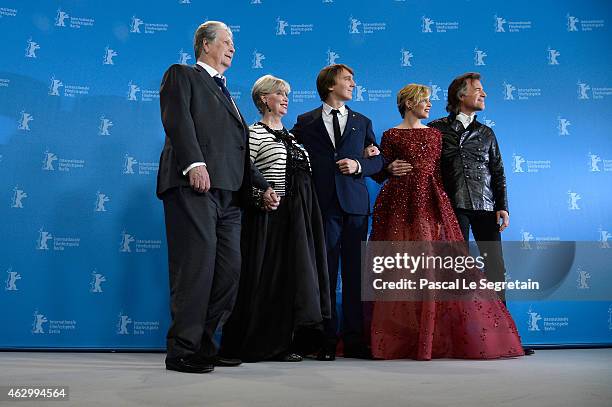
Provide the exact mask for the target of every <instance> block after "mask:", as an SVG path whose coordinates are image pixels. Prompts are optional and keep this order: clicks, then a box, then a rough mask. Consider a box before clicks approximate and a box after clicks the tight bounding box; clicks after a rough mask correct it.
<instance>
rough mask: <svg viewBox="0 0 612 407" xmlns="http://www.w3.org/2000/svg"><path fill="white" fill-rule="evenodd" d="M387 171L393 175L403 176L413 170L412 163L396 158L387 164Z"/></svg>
mask: <svg viewBox="0 0 612 407" xmlns="http://www.w3.org/2000/svg"><path fill="white" fill-rule="evenodd" d="M386 170H387V172H388V173H389V174H391V175H393V176H396V177H401V176H404V175H406V174H408V173H409V172H410V171H412V165H410V164H409V163H408V162H407V161H404V160H395V161H393V162H392V163H391V164H389V165H387V168H386Z"/></svg>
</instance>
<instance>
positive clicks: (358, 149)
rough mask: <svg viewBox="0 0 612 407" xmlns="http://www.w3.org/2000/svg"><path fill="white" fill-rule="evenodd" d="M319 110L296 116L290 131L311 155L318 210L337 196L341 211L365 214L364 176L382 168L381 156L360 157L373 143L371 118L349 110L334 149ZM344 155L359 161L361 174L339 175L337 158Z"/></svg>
mask: <svg viewBox="0 0 612 407" xmlns="http://www.w3.org/2000/svg"><path fill="white" fill-rule="evenodd" d="M347 109H348V106H347ZM322 111H323V107H319V108H317V109H315V110H312V111H310V112H307V113H304V114H302V115H300V116H298V118H297V123H296V124H295V126H293V129H292V130H291V132H292V133H293V135H295V137H296V138H297V140H298V142H299V143H301V144H303V145H304V147H305V148H306V150H307V151H308V154H309V155H310V161H311V166H312V176H313V179H314V184H315V190H316V192H317V196H318V199H319V206H320V207H321V211H322V212H323V213H324V214H325V212H326V211H327V210H328V209H329V208H330V204H331V203H332V202H333V200H334V198H335V197H336V198H337V199H338V202H339V203H340V207H341V208H342V210H343V211H344V212H346V213H349V214H352V215H368V214H369V213H370V197H369V194H368V189H367V187H366V183H365V178H364V177H366V176H371V175H374V174H376V173H377V172H379V171H380V170H381V169H382V168H383V157H382V155H378V156H376V157H371V158H368V159H365V158H363V149H364V148H365V147H366V146H369V145H370V144H374V145H376V138H375V136H374V131H373V130H372V121H371V120H370V119H368V118H367V117H365V116H364V115H362V114H360V113H357V112H354V111H353V110H351V109H348V119H347V122H346V127H345V129H344V133H343V134H342V138H341V140H340V145H339V146H337V148H336V149H334V145H333V144H332V142H331V139H330V136H329V134H328V133H327V130H326V128H325V124H324V123H323V118H322V116H321V113H322ZM343 158H351V159H353V160H357V161H359V163H360V164H361V173H360V174H359V175H342V173H341V172H340V170H339V169H338V165H337V164H336V161H338V160H341V159H343Z"/></svg>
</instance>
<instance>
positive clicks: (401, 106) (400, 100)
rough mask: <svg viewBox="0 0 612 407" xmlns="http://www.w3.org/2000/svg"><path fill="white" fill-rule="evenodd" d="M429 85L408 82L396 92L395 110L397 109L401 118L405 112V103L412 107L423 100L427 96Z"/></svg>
mask: <svg viewBox="0 0 612 407" xmlns="http://www.w3.org/2000/svg"><path fill="white" fill-rule="evenodd" d="M429 94H430V90H429V86H425V85H421V84H418V83H410V84H408V85H406V86H404V87H403V88H402V89H400V91H399V92H397V110H399V112H400V114H401V115H402V118H403V117H404V116H405V114H406V104H408V105H409V106H410V108H413V107H414V106H416V105H417V104H419V103H420V102H422V101H423V100H425V99H427V98H428V97H429Z"/></svg>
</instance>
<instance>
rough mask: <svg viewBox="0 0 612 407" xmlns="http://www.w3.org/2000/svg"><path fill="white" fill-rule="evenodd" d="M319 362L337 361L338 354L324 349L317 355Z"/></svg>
mask: <svg viewBox="0 0 612 407" xmlns="http://www.w3.org/2000/svg"><path fill="white" fill-rule="evenodd" d="M317 360H320V361H322V362H331V361H332V360H336V352H335V351H333V350H330V349H327V348H323V349H321V350H320V351H319V353H317Z"/></svg>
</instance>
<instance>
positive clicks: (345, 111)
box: [323, 102, 348, 116]
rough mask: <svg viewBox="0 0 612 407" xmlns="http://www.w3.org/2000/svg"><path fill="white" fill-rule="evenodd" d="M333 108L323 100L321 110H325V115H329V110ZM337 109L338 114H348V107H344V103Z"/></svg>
mask: <svg viewBox="0 0 612 407" xmlns="http://www.w3.org/2000/svg"><path fill="white" fill-rule="evenodd" d="M333 109H334V108H333V107H331V106H330V105H328V104H327V103H325V102H323V111H324V112H325V114H326V115H328V116H329V115H331V111H332V110H333ZM338 110H339V111H340V116H344V115H347V114H348V109H347V108H346V105H342V106H340V107H339V108H338Z"/></svg>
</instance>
